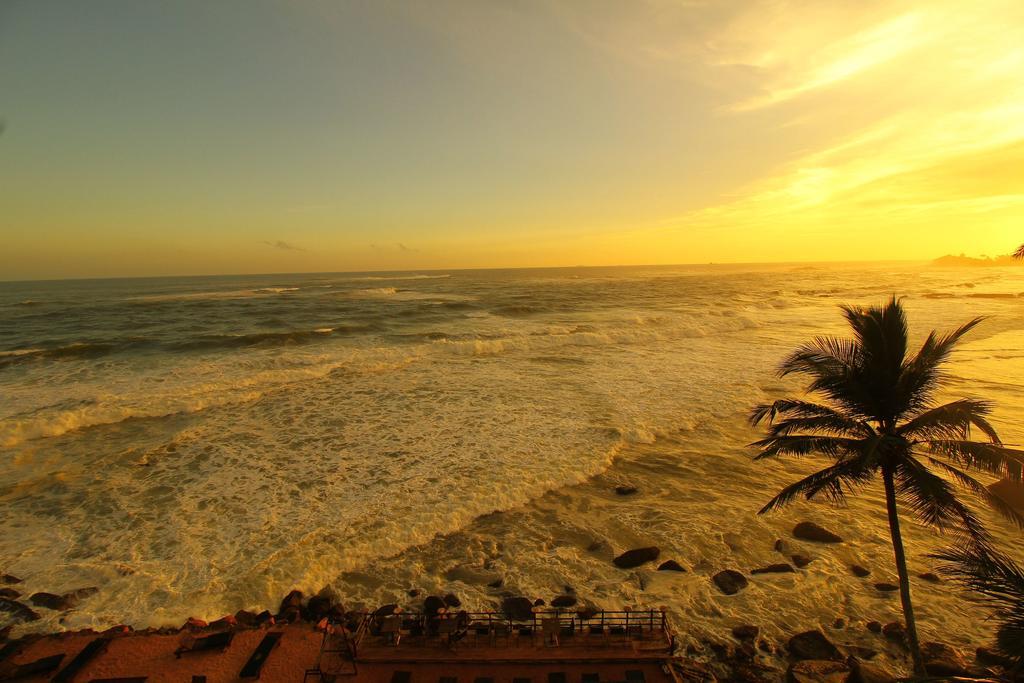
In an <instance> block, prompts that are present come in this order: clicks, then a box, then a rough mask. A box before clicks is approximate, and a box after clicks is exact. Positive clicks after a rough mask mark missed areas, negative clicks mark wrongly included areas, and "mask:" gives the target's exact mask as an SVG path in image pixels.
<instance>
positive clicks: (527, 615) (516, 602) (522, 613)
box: [501, 597, 533, 621]
mask: <svg viewBox="0 0 1024 683" xmlns="http://www.w3.org/2000/svg"><path fill="white" fill-rule="evenodd" d="M501 611H502V612H504V613H505V614H506V616H508V618H509V619H511V620H512V621H530V620H531V619H533V602H532V601H531V600H530V599H529V598H524V597H511V598H505V599H504V600H502V601H501Z"/></svg>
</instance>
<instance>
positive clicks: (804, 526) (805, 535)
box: [793, 522, 843, 543]
mask: <svg viewBox="0 0 1024 683" xmlns="http://www.w3.org/2000/svg"><path fill="white" fill-rule="evenodd" d="M793 536H795V537H796V538H799V539H802V540H804V541H814V542H815V543H842V542H843V539H842V538H840V537H839V536H836V535H835V534H834V533H832V532H831V531H829V530H828V529H825V528H823V527H820V526H818V525H817V524H815V523H814V522H800V523H799V524H797V525H796V526H795V527H793Z"/></svg>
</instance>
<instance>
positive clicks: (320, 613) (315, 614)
mask: <svg viewBox="0 0 1024 683" xmlns="http://www.w3.org/2000/svg"><path fill="white" fill-rule="evenodd" d="M332 607H334V603H333V601H332V600H331V598H330V597H329V596H327V595H314V596H313V597H311V598H310V599H309V603H308V604H307V605H306V618H307V619H309V621H312V622H314V623H315V622H318V621H320V620H321V619H323V618H324V617H326V616H327V614H328V612H330V611H331V608H332Z"/></svg>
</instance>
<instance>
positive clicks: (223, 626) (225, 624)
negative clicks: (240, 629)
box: [210, 614, 238, 631]
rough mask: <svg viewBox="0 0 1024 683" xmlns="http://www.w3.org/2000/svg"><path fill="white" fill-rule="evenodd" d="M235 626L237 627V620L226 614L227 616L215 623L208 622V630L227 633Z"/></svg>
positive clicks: (232, 615)
mask: <svg viewBox="0 0 1024 683" xmlns="http://www.w3.org/2000/svg"><path fill="white" fill-rule="evenodd" d="M236 626H238V620H237V619H235V615H234V614H228V615H227V616H223V617H221V618H220V619H217V620H216V621H211V622H210V628H211V629H214V630H217V631H227V630H230V629H233V628H234V627H236Z"/></svg>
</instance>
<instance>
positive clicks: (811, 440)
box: [750, 434, 864, 460]
mask: <svg viewBox="0 0 1024 683" xmlns="http://www.w3.org/2000/svg"><path fill="white" fill-rule="evenodd" d="M750 445H751V446H755V447H757V448H758V449H760V451H761V452H760V453H758V454H757V455H755V456H754V460H762V459H764V458H772V457H775V456H779V455H796V456H801V455H824V456H827V457H829V458H839V457H841V456H844V455H850V454H854V453H857V452H859V451H860V450H862V449H863V447H864V443H863V440H862V439H850V438H846V437H841V436H817V435H806V434H793V435H787V436H772V437H769V438H767V439H761V440H760V441H755V442H754V443H752V444H750Z"/></svg>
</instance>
